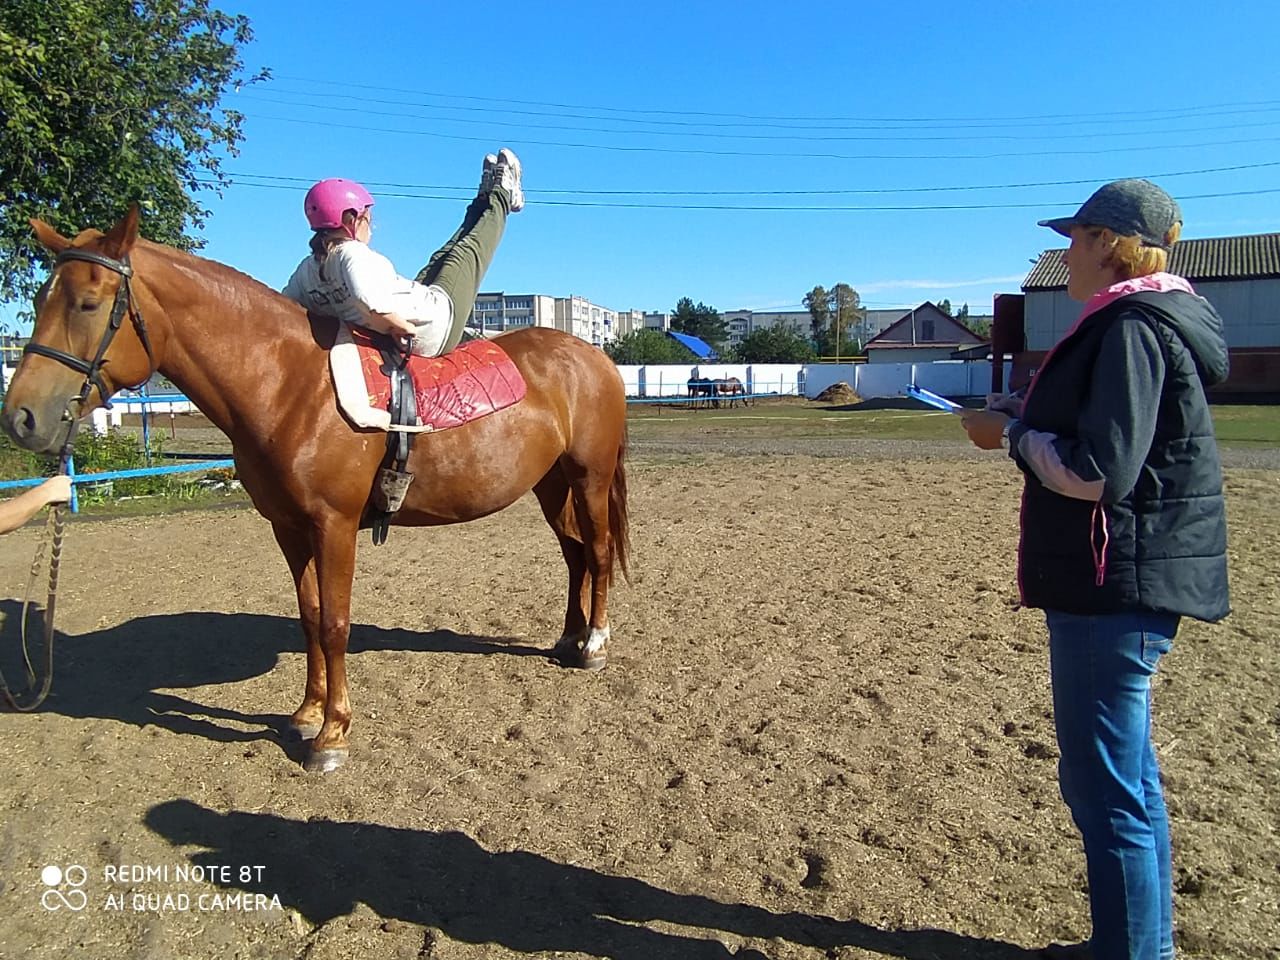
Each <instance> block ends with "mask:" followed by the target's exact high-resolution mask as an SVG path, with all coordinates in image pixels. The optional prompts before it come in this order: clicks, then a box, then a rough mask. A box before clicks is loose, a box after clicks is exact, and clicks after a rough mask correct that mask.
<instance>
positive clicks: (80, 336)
mask: <svg viewBox="0 0 1280 960" xmlns="http://www.w3.org/2000/svg"><path fill="white" fill-rule="evenodd" d="M31 226H32V227H33V228H34V229H35V233H36V237H37V239H39V241H40V242H41V243H42V244H44V245H45V246H46V247H47V248H48V249H49V250H50V251H51V252H53V253H54V254H56V255H57V256H56V260H55V262H54V268H53V273H52V274H51V275H50V277H49V279H48V280H47V281H46V282H45V284H44V286H42V287H41V288H40V291H39V293H37V294H36V300H35V308H36V321H35V329H34V330H33V331H32V336H31V342H30V343H28V344H27V347H26V349H25V350H24V351H23V356H22V361H21V362H20V363H19V364H18V369H17V371H16V372H15V374H14V377H13V381H12V382H11V383H10V385H9V389H8V391H7V393H6V395H5V400H4V410H3V411H0V427H3V428H4V431H5V432H6V433H8V434H9V436H11V437H12V438H13V439H14V440H15V441H16V442H17V443H18V444H19V445H20V446H23V447H25V448H26V449H28V450H32V451H35V452H36V453H57V452H58V451H59V450H60V448H61V446H62V444H63V442H64V441H65V438H66V436H67V427H68V423H69V422H70V421H71V420H73V419H75V418H77V417H81V416H83V415H84V414H86V413H88V412H89V411H90V410H92V409H93V408H95V407H98V406H101V405H102V404H104V403H105V402H106V401H107V399H108V398H109V397H110V396H111V394H113V393H114V392H115V391H116V390H118V389H120V388H121V387H129V386H135V385H137V384H140V383H142V382H143V381H145V380H146V379H147V378H149V377H150V376H151V374H152V372H153V371H154V369H155V364H154V359H153V356H152V350H151V344H150V341H149V340H148V338H147V334H146V328H145V327H144V326H143V324H142V317H141V314H140V312H139V311H138V305H137V303H136V302H135V301H134V297H133V293H132V291H131V289H130V284H129V278H130V277H131V276H132V273H133V270H132V267H131V266H130V264H129V253H130V251H131V250H133V247H134V244H135V243H136V242H137V239H138V208H137V207H136V206H134V207H131V208H130V210H129V212H128V213H127V214H126V215H125V216H124V218H123V219H122V220H121V221H120V222H119V223H117V224H116V225H115V226H114V227H112V228H111V230H110V231H109V232H108V233H106V234H102V233H100V232H99V231H96V230H86V231H85V232H83V233H81V234H80V235H79V236H77V237H76V238H75V239H74V240H68V239H67V238H66V237H64V236H62V235H61V234H59V233H58V232H57V231H56V230H54V229H53V228H52V227H51V226H49V225H48V224H47V223H43V222H42V221H39V220H32V221H31ZM122 328H127V329H122ZM117 332H119V333H120V336H116V334H117Z"/></svg>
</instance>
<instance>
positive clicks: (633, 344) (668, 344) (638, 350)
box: [604, 330, 696, 364]
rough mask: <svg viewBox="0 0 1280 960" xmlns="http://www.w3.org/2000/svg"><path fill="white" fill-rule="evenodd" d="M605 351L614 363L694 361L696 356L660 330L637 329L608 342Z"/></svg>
mask: <svg viewBox="0 0 1280 960" xmlns="http://www.w3.org/2000/svg"><path fill="white" fill-rule="evenodd" d="M604 352H605V353H607V354H608V355H609V356H610V357H611V358H612V359H613V362H614V363H638V364H644V363H692V362H693V361H694V360H695V359H696V357H694V355H693V351H692V350H690V349H689V348H688V347H685V346H683V345H681V344H679V343H677V342H676V341H675V340H673V339H672V338H671V337H668V336H667V335H666V334H665V333H663V332H662V331H660V330H635V331H633V332H631V333H628V334H627V335H626V336H625V337H619V338H618V339H617V340H614V341H612V342H610V343H606V344H605V347H604Z"/></svg>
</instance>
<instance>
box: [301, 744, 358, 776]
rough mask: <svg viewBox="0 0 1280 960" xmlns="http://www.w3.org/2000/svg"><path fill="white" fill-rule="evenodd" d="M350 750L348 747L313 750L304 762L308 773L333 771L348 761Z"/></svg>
mask: <svg viewBox="0 0 1280 960" xmlns="http://www.w3.org/2000/svg"><path fill="white" fill-rule="evenodd" d="M349 752H350V751H348V750H347V748H346V747H329V748H327V749H325V750H314V749H313V750H312V751H311V752H310V753H308V754H307V759H306V762H305V763H304V764H303V767H304V769H305V770H306V771H307V773H332V772H333V771H334V770H337V769H338V768H339V767H340V766H342V765H343V764H344V763H346V762H347V756H348V755H349Z"/></svg>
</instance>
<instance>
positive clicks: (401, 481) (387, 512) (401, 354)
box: [373, 344, 418, 546]
mask: <svg viewBox="0 0 1280 960" xmlns="http://www.w3.org/2000/svg"><path fill="white" fill-rule="evenodd" d="M381 353H382V359H383V363H382V368H381V369H382V372H383V373H385V374H386V375H387V376H388V377H390V378H391V399H390V404H389V406H390V411H389V412H390V413H391V424H392V428H393V429H391V430H389V431H388V432H387V455H386V459H385V460H384V461H383V463H384V466H383V467H381V468H380V469H379V470H378V476H377V479H376V480H375V487H374V503H375V508H374V509H375V513H374V516H373V542H374V545H375V546H380V545H381V544H383V543H385V542H386V540H387V532H388V531H389V529H390V527H391V518H392V516H394V515H395V513H396V512H397V511H398V510H399V509H400V505H401V503H402V502H403V501H404V495H405V492H406V491H407V490H408V488H409V484H410V483H411V482H412V480H413V474H411V473H408V472H406V471H405V467H406V466H407V465H408V463H409V452H410V450H411V449H412V447H413V432H412V431H406V430H395V429H394V427H396V426H414V425H416V424H417V422H418V398H417V397H416V396H415V393H414V389H413V377H412V375H411V374H410V373H409V368H408V364H409V354H408V353H406V352H405V351H404V350H402V349H401V348H400V346H399V344H394V345H393V346H391V347H389V348H387V347H384V348H382V350H381Z"/></svg>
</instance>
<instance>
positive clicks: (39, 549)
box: [0, 381, 92, 713]
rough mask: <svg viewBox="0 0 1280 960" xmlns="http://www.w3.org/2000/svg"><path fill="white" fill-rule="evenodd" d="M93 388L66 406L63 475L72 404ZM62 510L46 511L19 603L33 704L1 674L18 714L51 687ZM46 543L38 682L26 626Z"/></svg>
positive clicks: (0, 688)
mask: <svg viewBox="0 0 1280 960" xmlns="http://www.w3.org/2000/svg"><path fill="white" fill-rule="evenodd" d="M90 389H92V387H91V386H90V385H89V384H88V383H87V381H86V385H85V389H83V390H82V391H81V394H80V396H78V397H76V398H75V399H73V400H72V401H71V403H68V404H67V410H66V417H67V418H68V420H69V421H70V425H69V426H68V427H67V439H66V442H65V443H63V445H62V453H61V455H60V456H59V458H58V462H59V466H60V468H61V471H62V472H63V473H66V472H67V467H68V464H69V463H70V460H71V449H72V445H73V443H74V441H75V435H76V426H77V425H78V423H79V418H78V417H76V416H74V415H73V414H72V412H71V404H75V405H76V408H77V409H80V408H82V407H83V406H84V401H85V400H86V399H87V398H88V391H89V390H90ZM65 510H66V507H65V506H64V505H63V504H61V503H55V504H54V505H53V506H52V507H50V509H49V518H48V519H47V520H46V521H45V527H44V529H45V536H44V537H42V538H41V540H40V542H39V543H38V544H37V545H36V555H35V557H34V558H33V559H32V561H31V573H30V575H29V576H28V577H27V590H26V593H25V594H24V595H23V600H22V630H21V636H22V662H23V666H25V667H26V668H27V692H28V693H31V692H32V691H33V690H34V691H35V697H34V699H32V700H29V701H27V702H26V703H22V702H20V701H19V700H18V698H17V697H15V696H14V695H13V691H12V690H10V689H9V682H8V681H7V680H6V679H5V676H4V673H3V672H0V695H3V696H4V700H5V702H6V703H7V704H9V706H10V707H12V708H13V709H14V710H16V711H18V712H19V713H31V712H32V711H33V710H35V709H36V708H37V707H39V706H40V704H42V703H44V701H45V697H47V696H49V688H50V687H52V686H53V611H54V607H55V606H57V602H58V568H59V567H60V566H61V563H62V534H63V531H64V530H65V526H66V524H65V522H64V520H65ZM46 542H49V543H50V544H51V548H50V551H49V594H48V598H47V600H46V602H45V608H44V677H43V679H41V678H40V677H38V676H37V674H36V671H35V668H34V667H33V666H32V664H31V648H30V644H29V643H28V639H27V623H28V615H29V613H30V609H31V598H32V595H33V594H34V593H35V589H36V578H37V577H39V576H40V567H41V561H43V559H44V545H45V543H46ZM37 681H39V684H40V686H39V689H36V682H37Z"/></svg>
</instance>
